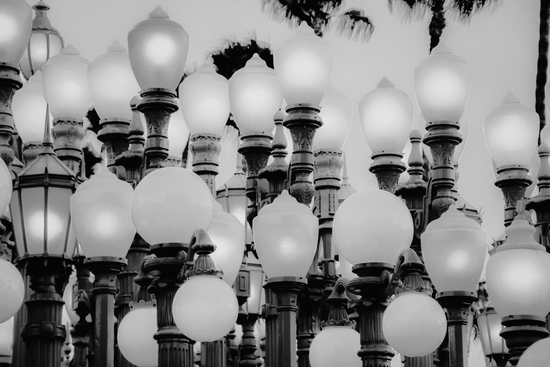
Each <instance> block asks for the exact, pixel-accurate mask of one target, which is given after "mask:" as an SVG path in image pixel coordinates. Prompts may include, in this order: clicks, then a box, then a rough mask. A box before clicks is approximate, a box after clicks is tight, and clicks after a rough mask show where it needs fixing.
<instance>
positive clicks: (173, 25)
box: [128, 5, 189, 90]
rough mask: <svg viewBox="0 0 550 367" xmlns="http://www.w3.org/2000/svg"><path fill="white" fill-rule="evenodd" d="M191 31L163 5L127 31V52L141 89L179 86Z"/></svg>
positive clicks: (171, 88)
mask: <svg viewBox="0 0 550 367" xmlns="http://www.w3.org/2000/svg"><path fill="white" fill-rule="evenodd" d="M188 48H189V35H188V34H187V32H186V31H185V30H184V29H183V27H182V26H181V25H180V24H178V23H177V22H174V21H173V20H171V19H170V17H169V16H168V13H167V12H165V11H164V9H162V8H161V7H160V6H158V5H157V7H156V8H155V9H154V10H153V11H152V12H151V13H149V16H148V17H147V19H145V20H143V21H141V22H139V23H138V24H136V25H135V26H134V28H132V30H131V31H130V32H129V33H128V52H129V55H130V63H131V64H132V69H133V70H134V75H135V76H136V79H137V81H138V83H139V86H140V87H141V89H149V88H166V89H170V90H176V88H177V86H178V83H179V82H180V80H181V78H182V76H183V71H184V69H185V61H186V59H187V51H188Z"/></svg>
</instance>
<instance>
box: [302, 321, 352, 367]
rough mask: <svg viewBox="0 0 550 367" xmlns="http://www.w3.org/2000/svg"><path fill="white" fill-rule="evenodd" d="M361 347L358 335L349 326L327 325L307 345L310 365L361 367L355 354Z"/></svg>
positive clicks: (317, 366) (319, 366) (320, 366)
mask: <svg viewBox="0 0 550 367" xmlns="http://www.w3.org/2000/svg"><path fill="white" fill-rule="evenodd" d="M359 349H361V341H360V336H359V333H358V332H357V331H355V330H354V329H353V328H351V327H345V326H328V327H325V328H323V330H321V332H320V333H319V334H317V335H316V336H315V338H313V341H312V342H311V346H310V347H309V363H310V364H311V367H334V366H346V367H361V358H359V356H358V355H357V352H359Z"/></svg>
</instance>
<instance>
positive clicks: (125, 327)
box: [117, 303, 159, 367]
mask: <svg viewBox="0 0 550 367" xmlns="http://www.w3.org/2000/svg"><path fill="white" fill-rule="evenodd" d="M156 333H157V308H156V307H154V306H153V305H152V304H147V303H145V304H139V305H137V306H134V308H133V309H132V310H131V311H130V312H129V313H128V314H127V315H126V316H124V318H123V319H122V321H121V322H120V324H119V326H118V334H117V341H118V348H119V349H120V353H122V355H123V356H124V358H126V360H128V362H130V363H132V364H133V365H136V366H138V367H157V366H158V349H159V348H158V343H157V341H156V340H155V338H154V337H153V336H154V335H155V334H156Z"/></svg>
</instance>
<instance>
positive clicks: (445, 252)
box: [421, 205, 487, 292]
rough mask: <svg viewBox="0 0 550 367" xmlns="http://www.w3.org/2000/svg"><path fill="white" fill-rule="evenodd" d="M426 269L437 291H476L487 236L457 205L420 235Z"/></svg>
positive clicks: (485, 252) (482, 264) (451, 207)
mask: <svg viewBox="0 0 550 367" xmlns="http://www.w3.org/2000/svg"><path fill="white" fill-rule="evenodd" d="M421 243H422V255H423V256H424V263H425V264H426V270H427V272H428V274H429V275H430V279H431V280H432V282H433V283H434V285H435V289H436V290H437V291H438V292H447V291H464V292H473V291H474V290H475V288H476V286H477V284H478V283H479V277H480V276H481V272H482V271H483V266H484V265H485V255H486V254H487V236H486V234H485V232H484V231H483V230H482V229H481V226H480V225H479V224H478V223H477V222H476V221H474V220H472V219H469V218H467V217H466V216H465V215H464V214H463V213H461V212H459V211H458V210H457V209H456V207H455V206H454V205H451V206H450V207H449V209H448V210H447V211H446V212H445V213H443V215H441V217H439V218H438V219H436V220H434V221H432V222H430V224H428V226H427V227H426V230H425V231H424V233H422V235H421Z"/></svg>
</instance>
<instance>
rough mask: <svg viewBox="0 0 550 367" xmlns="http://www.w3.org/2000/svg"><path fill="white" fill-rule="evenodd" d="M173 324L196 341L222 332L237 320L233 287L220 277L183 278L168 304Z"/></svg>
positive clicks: (224, 332) (220, 334) (237, 308)
mask: <svg viewBox="0 0 550 367" xmlns="http://www.w3.org/2000/svg"><path fill="white" fill-rule="evenodd" d="M172 311H173V314H174V321H175V322H176V326H177V327H178V328H179V329H180V330H181V332H182V333H184V334H185V335H186V336H187V337H189V338H191V339H193V340H195V341H198V342H212V341H215V340H219V339H221V338H223V337H224V336H226V335H227V334H228V333H229V332H230V331H231V329H232V328H233V326H234V325H235V322H236V321H237V315H238V313H239V303H238V302H237V297H236V296H235V293H234V292H233V288H231V287H230V286H229V285H227V283H226V282H224V281H223V280H221V279H220V278H216V277H213V276H210V275H199V276H194V277H191V278H190V279H188V280H187V281H185V283H183V284H182V286H181V287H180V288H179V289H178V291H177V292H176V295H175V296H174V303H173V304H172Z"/></svg>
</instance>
